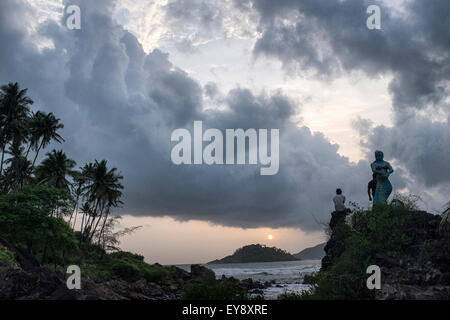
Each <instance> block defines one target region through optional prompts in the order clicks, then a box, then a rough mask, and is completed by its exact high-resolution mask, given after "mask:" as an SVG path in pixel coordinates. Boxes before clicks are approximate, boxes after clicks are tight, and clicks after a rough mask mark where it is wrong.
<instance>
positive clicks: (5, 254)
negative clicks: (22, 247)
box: [0, 245, 19, 269]
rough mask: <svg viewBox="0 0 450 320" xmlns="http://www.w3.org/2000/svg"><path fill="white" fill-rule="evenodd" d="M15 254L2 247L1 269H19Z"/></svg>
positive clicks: (0, 250)
mask: <svg viewBox="0 0 450 320" xmlns="http://www.w3.org/2000/svg"><path fill="white" fill-rule="evenodd" d="M18 266H19V264H18V263H17V261H16V259H15V258H14V254H13V253H12V252H11V251H9V250H8V249H6V248H5V247H4V246H2V245H0V269H1V268H3V267H8V268H10V267H18Z"/></svg>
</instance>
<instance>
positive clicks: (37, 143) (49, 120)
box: [28, 111, 64, 168]
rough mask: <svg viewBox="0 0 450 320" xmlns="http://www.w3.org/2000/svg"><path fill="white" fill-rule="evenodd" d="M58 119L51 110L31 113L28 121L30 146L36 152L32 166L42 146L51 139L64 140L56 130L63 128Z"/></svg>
mask: <svg viewBox="0 0 450 320" xmlns="http://www.w3.org/2000/svg"><path fill="white" fill-rule="evenodd" d="M59 120H60V119H57V118H56V117H55V116H54V115H53V113H51V112H50V113H45V112H41V111H38V112H36V113H35V114H33V117H32V119H31V121H30V148H33V149H34V151H35V152H36V153H35V156H34V160H33V164H32V167H33V168H34V165H35V163H36V159H37V157H38V155H39V152H40V151H41V149H42V148H45V147H46V146H47V145H48V144H49V143H50V142H51V141H52V140H55V141H57V142H59V143H61V142H63V141H64V139H63V138H62V137H61V136H60V135H59V134H58V130H59V129H62V128H64V125H63V124H62V123H60V122H59ZM28 151H29V150H28Z"/></svg>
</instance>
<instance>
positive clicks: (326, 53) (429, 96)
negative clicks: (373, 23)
mask: <svg viewBox="0 0 450 320" xmlns="http://www.w3.org/2000/svg"><path fill="white" fill-rule="evenodd" d="M235 3H236V6H238V7H239V8H241V9H242V10H248V11H253V12H257V13H258V19H257V24H258V28H259V30H260V32H261V36H260V37H259V39H258V40H257V42H256V44H255V47H254V53H255V54H256V55H257V56H258V55H266V56H270V57H275V58H277V59H279V60H280V61H281V62H282V63H283V65H284V68H285V69H286V71H287V72H289V73H291V74H293V73H298V74H300V75H305V74H306V75H309V76H311V75H314V76H316V77H319V78H323V79H327V80H330V79H331V80H333V79H335V78H336V77H339V76H344V75H346V74H351V73H352V72H364V73H365V74H366V75H367V76H369V77H373V78H375V77H378V76H379V75H385V76H388V77H392V81H391V83H390V85H389V92H390V93H391V96H392V105H393V108H394V120H395V121H394V123H395V126H394V127H393V128H387V127H384V126H381V127H377V128H374V130H373V131H372V132H369V129H370V123H369V122H367V120H364V119H359V120H357V121H355V122H354V126H356V127H357V128H358V129H359V131H360V132H361V129H362V132H361V133H362V134H363V136H365V137H366V138H367V137H368V136H370V138H369V139H366V140H365V143H364V144H363V145H364V146H365V147H367V148H368V150H370V152H369V153H368V157H370V158H372V152H373V150H374V149H379V148H380V149H382V150H384V151H385V152H386V154H387V155H388V156H389V158H390V159H394V161H395V162H397V163H398V164H400V165H402V166H404V167H405V169H406V170H407V171H408V173H409V174H410V175H411V176H412V177H415V178H417V179H416V180H417V181H415V182H414V183H415V184H417V185H421V186H427V187H431V186H438V185H441V187H442V190H441V191H442V192H443V193H447V194H448V191H449V188H448V183H449V182H450V176H449V175H448V174H447V173H448V172H450V171H449V166H448V163H449V161H448V160H449V159H448V157H447V155H448V154H449V153H448V142H449V141H448V136H449V135H450V126H449V123H448V119H447V117H448V115H449V105H448V98H447V97H448V92H449V81H450V54H449V53H450V34H449V32H448V30H449V28H450V21H449V19H448V15H449V13H450V2H449V1H446V0H436V1H421V0H412V1H397V2H395V5H392V3H390V2H381V1H375V2H374V1H368V0H367V1H363V0H344V1H341V0H304V1H297V0H281V1H271V0H258V1H256V0H255V1H253V0H243V1H241V0H236V1H235ZM372 4H378V5H380V7H381V30H369V29H368V28H367V27H366V19H367V17H368V16H369V15H368V14H367V13H366V9H367V7H368V6H369V5H372ZM388 4H390V5H389V6H388ZM367 98H368V99H370V96H368V97H367ZM446 150H447V151H446ZM405 181H406V179H405Z"/></svg>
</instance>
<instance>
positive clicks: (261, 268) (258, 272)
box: [178, 260, 320, 299]
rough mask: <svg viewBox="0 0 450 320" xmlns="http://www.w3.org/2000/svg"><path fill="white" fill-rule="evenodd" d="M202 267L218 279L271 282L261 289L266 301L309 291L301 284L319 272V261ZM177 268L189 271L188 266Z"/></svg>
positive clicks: (209, 265)
mask: <svg viewBox="0 0 450 320" xmlns="http://www.w3.org/2000/svg"><path fill="white" fill-rule="evenodd" d="M204 266H205V267H207V268H209V269H212V270H213V271H214V272H215V274H216V278H218V279H219V278H221V277H222V275H224V276H225V277H234V278H237V279H239V280H243V279H248V278H251V279H252V280H253V281H259V282H263V283H264V282H266V281H269V282H273V283H272V284H271V286H270V287H268V288H266V289H263V295H264V297H265V298H266V299H276V298H277V297H278V296H279V295H280V294H283V293H301V292H302V291H306V290H309V289H310V286H309V285H306V284H303V277H304V276H305V275H306V274H311V273H313V272H317V271H319V269H320V260H299V261H276V262H255V263H223V264H207V265H204ZM178 267H180V268H182V269H184V270H186V271H190V265H178Z"/></svg>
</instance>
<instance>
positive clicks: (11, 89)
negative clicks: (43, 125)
mask: <svg viewBox="0 0 450 320" xmlns="http://www.w3.org/2000/svg"><path fill="white" fill-rule="evenodd" d="M27 90H28V89H22V90H21V89H20V88H19V84H18V83H17V82H16V83H9V84H7V85H4V86H2V87H1V88H0V149H1V152H2V157H1V161H0V174H2V173H3V163H4V159H5V151H6V146H7V144H8V143H9V142H11V140H12V139H13V138H15V140H16V142H18V140H22V138H23V136H24V135H25V132H26V127H27V122H28V120H29V114H30V108H29V106H30V105H31V104H33V100H31V99H30V98H29V97H27V95H26V93H27ZM19 137H20V138H19Z"/></svg>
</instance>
